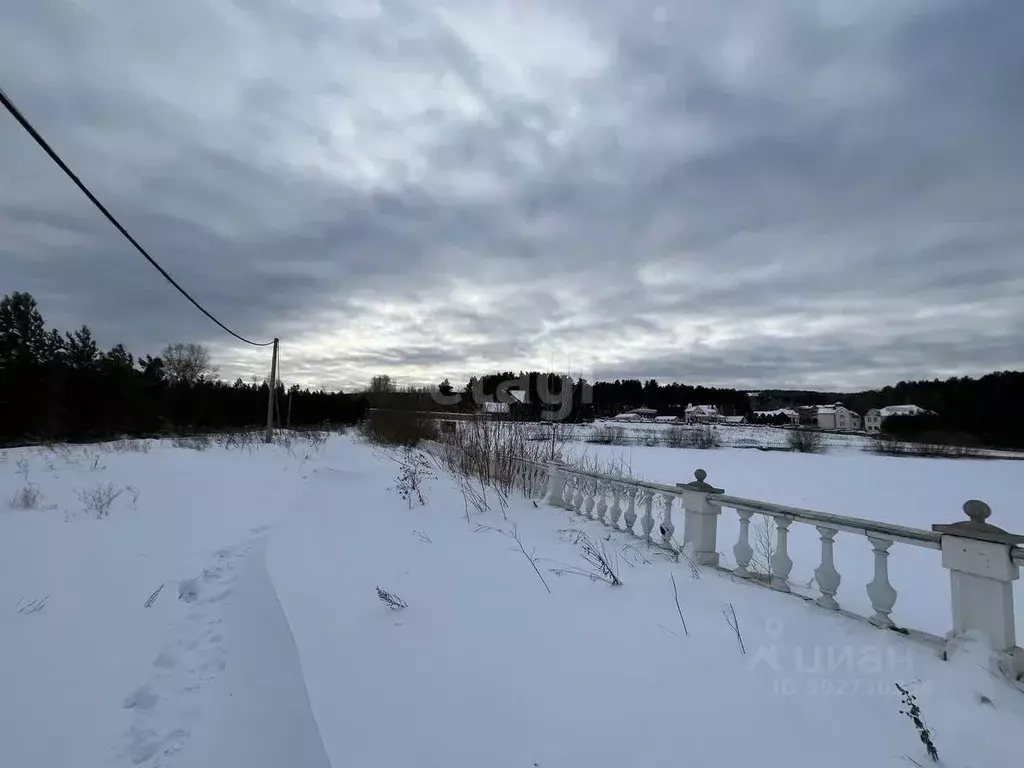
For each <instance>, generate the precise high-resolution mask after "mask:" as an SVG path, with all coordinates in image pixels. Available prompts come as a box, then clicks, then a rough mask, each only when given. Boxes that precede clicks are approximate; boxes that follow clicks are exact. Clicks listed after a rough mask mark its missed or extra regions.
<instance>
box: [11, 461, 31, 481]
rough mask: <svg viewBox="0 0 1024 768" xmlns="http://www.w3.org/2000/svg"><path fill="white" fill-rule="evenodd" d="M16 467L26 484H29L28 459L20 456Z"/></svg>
mask: <svg viewBox="0 0 1024 768" xmlns="http://www.w3.org/2000/svg"><path fill="white" fill-rule="evenodd" d="M14 466H15V467H17V472H18V474H19V475H21V476H22V477H23V478H25V482H26V483H27V482H28V457H27V456H19V457H18V459H17V460H16V461H15V462H14Z"/></svg>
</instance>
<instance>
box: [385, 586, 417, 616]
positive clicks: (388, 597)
mask: <svg viewBox="0 0 1024 768" xmlns="http://www.w3.org/2000/svg"><path fill="white" fill-rule="evenodd" d="M377 597H378V598H380V601H381V602H382V603H384V605H386V606H387V607H388V608H390V609H391V610H393V611H398V610H401V609H402V608H408V607H409V604H408V603H407V602H405V600H403V599H402V598H400V597H399V596H398V595H396V594H395V593H394V592H388V591H387V590H386V589H381V588H380V587H377Z"/></svg>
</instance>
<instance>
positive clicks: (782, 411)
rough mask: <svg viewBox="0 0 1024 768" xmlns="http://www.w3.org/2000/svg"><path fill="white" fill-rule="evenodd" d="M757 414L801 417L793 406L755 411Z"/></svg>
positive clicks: (792, 417)
mask: <svg viewBox="0 0 1024 768" xmlns="http://www.w3.org/2000/svg"><path fill="white" fill-rule="evenodd" d="M754 415H755V416H788V417H789V418H791V419H797V418H800V414H799V413H797V412H796V411H794V410H793V409H792V408H777V409H776V410H774V411H754Z"/></svg>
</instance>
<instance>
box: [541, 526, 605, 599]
mask: <svg viewBox="0 0 1024 768" xmlns="http://www.w3.org/2000/svg"><path fill="white" fill-rule="evenodd" d="M558 534H559V536H561V537H562V539H563V540H565V541H568V542H569V543H571V544H574V545H576V546H578V547H579V548H580V556H581V557H582V558H583V560H584V561H585V562H586V563H587V567H586V568H577V567H574V566H561V567H558V568H552V569H551V572H552V573H553V574H555V575H556V576H564V575H565V574H571V575H574V576H586V577H587V578H588V579H590V580H591V581H603V582H604V583H605V584H610V585H611V586H613V587H620V586H622V580H621V579H620V578H619V561H618V557H616V555H615V554H614V553H609V552H608V549H607V548H606V547H605V545H604V542H603V541H601V540H598V541H594V540H593V539H592V538H590V537H589V536H588V535H587V534H586V533H585V532H583V531H581V530H580V529H579V528H570V529H568V530H561V531H559V532H558Z"/></svg>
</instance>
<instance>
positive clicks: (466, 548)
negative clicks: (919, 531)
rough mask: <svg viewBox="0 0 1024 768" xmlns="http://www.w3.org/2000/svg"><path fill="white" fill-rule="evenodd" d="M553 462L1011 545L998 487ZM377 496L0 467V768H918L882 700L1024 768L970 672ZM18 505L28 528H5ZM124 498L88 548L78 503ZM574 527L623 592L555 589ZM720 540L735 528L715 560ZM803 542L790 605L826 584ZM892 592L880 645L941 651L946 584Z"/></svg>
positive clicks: (520, 522) (561, 540)
mask: <svg viewBox="0 0 1024 768" xmlns="http://www.w3.org/2000/svg"><path fill="white" fill-rule="evenodd" d="M574 448H578V449H579V450H581V451H582V450H586V451H587V452H588V454H589V455H590V456H593V457H595V458H597V459H599V460H601V461H606V462H608V461H611V460H613V459H616V460H619V461H625V462H628V463H629V464H630V465H631V466H632V469H633V471H634V473H635V474H638V475H641V476H643V477H646V478H649V479H653V480H657V481H659V482H666V483H673V482H683V481H687V480H689V479H690V478H691V477H692V472H693V469H694V468H696V467H697V466H701V467H703V468H704V469H706V470H707V471H708V476H709V480H710V481H711V482H713V483H715V484H717V485H720V486H722V487H724V488H725V489H726V490H727V492H729V493H730V494H735V495H742V496H750V497H754V498H760V499H764V500H766V501H774V502H781V503H786V504H792V505H799V506H806V507H811V508H816V509H822V510H824V511H830V512H837V513H842V514H851V515H858V516H863V517H870V518H875V519H880V520H890V521H893V522H899V523H902V524H906V525H914V526H920V527H929V526H930V525H931V524H932V523H934V522H950V521H956V520H959V519H961V517H962V513H961V512H960V510H959V505H960V504H961V503H962V502H963V501H964V500H965V499H967V498H971V497H976V498H982V499H984V500H986V501H987V502H989V503H990V504H991V505H992V507H993V510H994V515H993V519H992V522H994V523H996V524H998V525H1001V526H1003V527H1005V528H1008V529H1011V530H1018V531H1019V530H1024V512H1022V510H1021V505H1020V502H1019V496H1020V494H1019V490H1018V488H1019V485H1017V483H1019V480H1020V475H1021V466H1022V465H1021V464H1020V463H1018V462H1002V461H965V460H957V461H948V460H923V459H908V458H885V457H876V456H867V455H861V454H855V453H854V454H851V453H837V454H827V455H823V456H817V455H811V456H806V455H797V454H790V453H764V452H761V451H743V450H738V449H721V450H713V451H687V450H673V449H664V448H644V447H639V446H635V447H630V448H612V447H597V446H590V445H585V444H579V445H578V446H574ZM398 474H399V467H398V465H397V464H396V463H395V462H394V461H392V460H391V459H389V458H387V457H386V456H383V455H381V454H379V453H377V452H375V451H373V450H371V449H369V448H367V447H366V446H363V445H360V444H357V443H355V442H353V441H352V440H350V439H349V438H346V437H335V438H332V439H331V440H330V441H329V442H328V443H327V444H326V445H324V446H323V447H320V448H317V447H314V446H310V445H307V444H305V443H301V442H297V443H295V444H294V445H292V446H291V447H290V448H285V447H283V446H279V445H275V446H262V445H257V446H254V447H253V448H251V449H249V448H244V449H231V450H229V449H223V448H219V447H211V448H209V449H207V450H203V451H198V450H190V449H186V448H176V447H173V446H171V445H170V444H167V443H154V444H152V448H151V449H150V450H149V451H148V452H114V451H101V450H99V449H97V448H96V447H92V448H73V449H64V450H61V451H58V452H53V451H45V450H36V449H19V450H8V451H6V452H5V454H4V459H3V461H2V463H0V499H2V500H3V501H4V502H5V503H4V505H3V507H0V766H5V767H6V766H12V767H13V768H35V767H37V766H38V767H39V768H54V767H55V766H65V765H66V766H71V765H81V766H90V768H91V767H93V766H97V767H99V766H121V765H133V764H134V765H143V766H149V767H151V768H152V767H155V766H171V767H172V768H187V767H190V766H191V767H194V768H199V767H202V768H212V767H213V766H226V765H238V766H246V768H280V767H281V766H285V765H294V766H302V767H303V768H326V766H334V768H342V767H343V766H360V768H364V767H366V768H370V767H372V766H382V767H383V766H386V767H387V768H397V767H399V766H403V767H405V766H409V767H411V766H416V767H417V768H419V767H421V766H422V767H428V766H438V767H440V766H444V767H445V768H454V767H455V766H465V768H480V767H481V766H487V767H488V768H506V766H507V767H508V768H512V767H513V766H515V767H517V768H518V767H520V766H525V767H526V768H530V767H531V766H535V767H538V768H540V767H543V768H553V767H557V768H570V767H572V768H576V767H577V766H587V768H604V767H605V766H608V767H609V768H611V767H612V766H614V768H621V767H622V766H624V765H639V766H646V767H648V768H651V767H658V768H660V767H661V766H666V768H667V767H668V766H678V765H686V764H693V765H698V766H711V765H722V766H746V765H750V764H759V765H764V766H768V767H769V768H776V767H777V768H783V766H784V767H785V768H791V767H792V766H794V765H798V764H801V763H806V764H809V765H821V764H826V765H828V766H830V768H831V767H833V766H834V767H836V768H847V767H849V768H853V767H856V768H868V767H869V766H870V767H871V768H877V767H878V766H884V765H910V764H911V763H909V762H908V761H907V759H906V757H909V758H912V759H913V760H915V761H918V762H920V763H921V764H922V765H923V764H928V758H927V756H926V755H925V753H924V750H923V748H922V745H921V742H920V740H919V739H918V736H917V733H916V732H915V730H914V727H913V725H912V724H911V722H910V721H909V719H907V718H906V717H905V716H903V715H900V714H899V710H900V709H901V705H900V702H899V698H898V696H896V695H894V692H893V688H892V685H893V683H894V682H897V681H899V682H902V683H904V684H906V685H908V686H909V687H910V688H911V689H912V690H914V691H916V692H917V695H918V700H919V702H920V705H921V708H922V711H923V714H924V717H925V719H926V721H927V724H928V726H929V727H930V728H931V731H932V735H933V738H934V741H935V744H936V746H937V748H938V750H939V753H940V756H941V759H942V763H941V764H942V765H943V766H947V767H948V768H954V767H955V768H963V767H966V766H970V767H971V768H997V767H998V768H1003V767H1004V766H1009V765H1016V764H1018V762H1019V747H1018V744H1019V738H1018V737H1017V734H1018V733H1019V729H1020V728H1021V726H1022V725H1024V694H1022V693H1021V691H1019V690H1018V689H1017V688H1016V687H1014V686H1013V685H1012V684H1010V683H1009V682H1007V681H1006V680H1004V679H1002V678H999V677H996V676H994V675H992V674H990V673H989V672H988V671H986V669H985V667H986V664H987V658H986V652H985V651H984V650H983V649H982V648H980V647H977V646H974V645H970V644H969V645H967V646H965V647H964V648H963V649H961V650H960V651H958V652H957V653H955V654H954V655H953V656H952V658H951V660H950V661H947V662H943V661H941V660H940V659H939V658H938V657H937V655H936V654H935V653H934V652H933V651H932V650H930V649H928V648H926V647H925V646H923V645H920V644H918V643H915V642H914V641H912V640H909V639H907V638H904V637H902V636H901V635H898V634H896V633H892V632H883V631H879V630H875V629H874V628H872V627H870V626H869V625H867V624H865V623H863V622H858V621H855V620H852V619H848V618H845V617H843V616H837V615H832V614H828V613H826V612H824V611H821V610H820V609H817V608H816V607H814V606H812V605H808V604H806V603H804V602H802V601H800V600H797V599H795V598H793V597H790V596H785V595H780V594H777V593H774V592H771V591H769V590H765V589H762V588H759V587H756V586H752V585H749V584H745V583H741V582H734V581H732V580H730V579H729V578H727V577H721V576H719V575H718V574H717V573H716V572H714V571H710V570H705V571H702V572H700V573H699V574H698V576H699V578H698V577H695V575H694V574H692V573H691V571H690V569H689V568H688V567H687V566H686V565H681V564H675V563H670V562H668V561H667V560H665V559H663V558H660V557H657V556H656V555H655V554H654V553H652V552H649V551H645V549H644V548H643V547H642V546H640V545H638V543H637V542H636V541H633V542H632V544H631V543H630V540H629V539H628V538H627V536H626V535H625V534H620V535H612V536H611V537H610V538H609V539H608V540H604V539H603V538H602V537H603V536H606V535H607V531H606V530H605V529H602V527H601V526H600V525H598V524H597V523H594V522H589V521H582V520H580V519H579V518H573V517H572V515H570V514H569V513H567V512H565V511H561V510H554V509H552V508H549V507H546V506H544V505H543V504H542V505H540V506H536V507H535V506H534V504H533V503H532V502H530V501H527V500H525V499H523V498H521V497H515V498H513V499H511V500H510V505H509V507H508V509H507V510H506V511H505V512H504V513H503V512H502V511H501V510H500V508H499V507H498V505H497V504H493V505H492V506H493V509H491V510H490V511H488V512H483V513H478V512H476V511H474V510H472V509H470V511H469V513H468V518H469V519H467V511H466V509H467V508H466V505H465V504H464V499H463V496H462V494H461V493H460V492H459V489H458V487H457V486H456V484H455V483H454V482H453V481H452V480H450V479H449V478H447V477H445V476H443V475H441V474H440V473H437V472H435V473H434V476H433V477H428V478H425V479H424V489H423V495H424V499H425V502H426V503H425V504H424V505H420V504H419V503H418V502H417V501H416V500H415V499H413V503H412V505H411V506H410V504H408V503H407V501H406V500H404V499H403V498H402V497H401V496H400V495H399V493H398V492H397V489H396V485H397V475H398ZM26 475H27V478H26ZM1015 481H1017V482H1016V483H1015ZM108 484H109V485H108ZM26 487H28V488H31V489H34V492H36V493H37V494H38V497H37V498H36V499H35V505H34V506H35V507H36V508H33V509H15V508H9V507H8V506H7V505H6V500H7V499H12V498H14V497H15V496H16V495H19V494H20V493H21V492H22V491H23V490H24V489H25V488H26ZM118 491H122V492H121V493H120V494H119V495H117V497H116V498H115V499H114V500H113V501H112V503H111V504H110V507H109V513H108V514H106V515H105V516H103V517H97V514H96V503H95V501H96V498H97V497H100V498H101V499H102V497H103V496H104V495H105V493H115V494H116V493H117V492H118ZM90 505H91V506H92V507H93V509H92V510H89V509H87V508H86V507H87V506H90ZM573 527H577V528H579V529H581V530H582V531H583V532H584V533H587V534H588V535H590V536H591V537H592V539H593V541H594V542H595V543H598V544H599V545H603V546H604V547H605V548H606V549H607V551H609V552H610V553H611V554H612V555H613V556H614V558H615V559H616V560H617V561H618V575H619V577H620V578H621V581H622V582H623V583H622V585H621V586H610V585H608V584H606V583H604V582H602V581H600V580H591V579H589V578H586V577H584V576H580V575H578V574H573V573H567V574H564V575H561V576H559V575H556V574H555V573H554V572H552V569H555V570H558V569H563V568H565V567H569V568H584V569H585V568H586V567H587V566H586V563H585V562H584V560H583V559H582V558H581V554H580V547H579V546H578V545H575V544H573V543H572V541H570V540H569V538H568V537H567V536H566V535H565V534H560V531H564V530H567V529H570V528H573ZM735 529H736V526H735V514H734V513H731V512H730V511H728V510H727V511H726V512H725V514H723V519H722V524H721V526H720V535H719V544H720V549H721V550H722V551H723V553H724V554H725V555H726V556H730V554H731V546H732V543H733V541H734V536H735ZM797 529H798V526H794V528H793V536H792V545H793V546H792V549H791V553H792V557H793V560H794V562H795V563H796V565H795V567H794V571H793V577H794V581H798V580H800V579H801V578H804V575H805V574H806V573H807V572H809V571H810V570H813V568H814V567H815V566H816V564H817V562H816V558H817V555H818V546H817V540H816V537H814V536H813V535H810V534H809V535H808V537H807V538H806V540H805V538H804V537H802V536H801V535H798V534H799V533H800V532H799V531H798V530H797ZM812 534H813V532H812ZM841 539H842V537H840V539H837V567H838V569H839V571H840V572H841V573H842V575H843V578H844V581H843V584H842V586H841V587H840V592H839V595H838V598H839V600H840V602H842V603H843V604H844V605H848V606H849V607H850V608H851V609H852V610H857V611H863V610H865V609H866V598H865V597H864V596H863V584H864V582H865V581H867V579H868V578H870V565H871V561H870V557H869V556H868V551H866V544H865V543H864V542H862V541H857V540H854V539H851V540H850V541H847V542H843V541H841ZM520 543H521V545H522V546H521V547H520ZM527 555H530V557H527ZM531 558H532V561H531ZM865 574H867V576H866V577H865ZM891 574H892V578H893V582H894V584H895V586H896V587H897V589H898V590H900V600H899V602H897V605H896V609H895V611H894V618H895V619H896V620H897V621H898V622H899V623H903V624H906V625H908V626H914V627H917V628H921V629H928V630H931V631H936V632H942V631H944V630H945V628H946V625H947V624H948V621H949V618H948V611H949V603H948V586H946V575H945V573H944V572H943V571H942V569H941V567H940V565H939V558H938V553H937V552H932V551H920V552H918V551H916V550H909V548H906V547H900V546H899V545H897V546H896V547H894V549H893V557H892V564H891ZM672 576H674V578H675V581H676V585H677V589H678V598H679V607H678V608H677V604H676V601H675V599H674V596H673V584H672ZM808 578H809V577H808ZM377 587H380V588H381V589H383V590H387V591H389V592H393V593H394V594H395V595H397V596H399V597H400V598H401V599H403V600H404V601H405V602H406V603H407V604H408V607H405V608H401V609H398V610H392V609H389V608H388V607H387V606H386V605H385V604H384V603H382V602H381V601H380V600H379V599H378V596H377V592H376V588H377ZM1021 591H1024V590H1020V589H1018V593H1020V592H1021ZM940 592H942V593H941V594H940ZM858 600H862V603H863V604H861V603H858V602H857V601H858ZM147 605H148V607H147ZM728 606H731V610H734V611H735V616H736V619H737V621H738V624H739V628H740V633H741V636H742V644H743V650H741V648H740V643H739V642H738V640H737V636H736V633H735V632H734V631H733V629H731V628H730V626H729V625H728V623H727V621H726V618H725V616H724V615H723V609H727V607H728ZM731 610H729V613H730V615H731ZM680 614H681V615H680ZM1020 615H1022V614H1018V616H1020ZM684 623H685V628H684ZM1020 629H1021V628H1020V627H1019V629H1018V631H1020Z"/></svg>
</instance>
